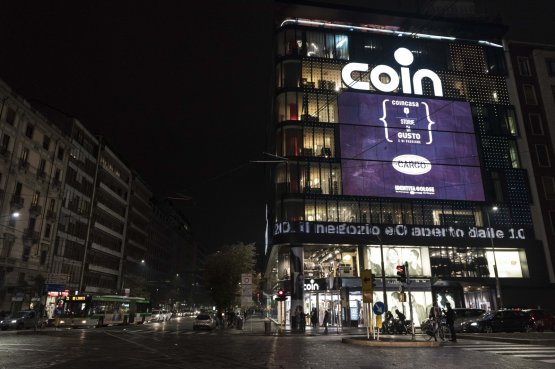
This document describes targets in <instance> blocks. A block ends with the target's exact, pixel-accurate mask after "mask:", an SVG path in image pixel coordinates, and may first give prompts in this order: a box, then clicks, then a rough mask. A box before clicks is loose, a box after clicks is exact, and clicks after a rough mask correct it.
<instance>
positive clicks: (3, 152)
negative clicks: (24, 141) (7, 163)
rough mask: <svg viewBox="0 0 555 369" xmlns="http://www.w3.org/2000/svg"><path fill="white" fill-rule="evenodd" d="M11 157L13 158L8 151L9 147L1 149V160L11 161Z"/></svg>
mask: <svg viewBox="0 0 555 369" xmlns="http://www.w3.org/2000/svg"><path fill="white" fill-rule="evenodd" d="M11 156H12V152H11V151H10V150H8V148H7V147H0V158H2V159H4V160H10V157H11Z"/></svg>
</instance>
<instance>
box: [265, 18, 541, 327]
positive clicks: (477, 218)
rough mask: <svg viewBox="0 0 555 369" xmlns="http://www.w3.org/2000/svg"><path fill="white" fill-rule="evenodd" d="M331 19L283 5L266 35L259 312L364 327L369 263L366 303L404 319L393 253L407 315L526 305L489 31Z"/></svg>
mask: <svg viewBox="0 0 555 369" xmlns="http://www.w3.org/2000/svg"><path fill="white" fill-rule="evenodd" d="M345 19H346V17H342V18H341V21H337V20H333V19H330V18H329V17H328V18H325V20H324V19H315V18H298V17H290V16H286V15H284V17H283V18H282V19H281V22H280V23H279V25H278V26H277V29H276V31H275V77H276V78H275V95H274V103H273V112H274V115H273V121H272V126H271V129H270V131H271V132H272V133H271V135H272V138H273V147H272V150H274V151H273V152H274V153H275V155H276V157H277V158H279V159H278V161H279V162H278V163H276V164H275V166H274V167H273V169H272V189H273V193H274V197H273V198H272V200H271V201H270V202H269V203H270V204H272V206H271V210H270V212H269V214H270V217H269V219H270V231H269V233H270V242H269V247H268V250H267V254H266V258H267V259H266V261H267V265H266V278H267V288H266V292H267V294H268V296H271V295H272V294H275V291H276V290H277V289H279V288H283V289H285V290H286V291H287V295H288V297H287V301H285V302H284V304H283V305H281V306H282V307H281V308H280V309H277V306H278V305H279V304H277V303H276V302H272V303H271V305H269V306H270V307H271V308H273V313H274V314H275V315H276V316H277V318H278V319H279V320H280V321H283V322H284V323H286V324H289V320H290V317H291V315H292V314H293V313H294V310H295V309H296V308H297V307H298V306H302V308H303V310H304V312H305V313H307V312H310V311H312V309H313V308H316V309H317V311H318V314H319V316H320V321H322V317H323V314H324V311H325V310H326V309H330V312H331V313H332V314H331V315H332V324H334V325H337V326H340V325H350V326H356V325H361V324H364V322H363V315H362V313H361V312H362V294H361V280H360V273H361V271H362V270H364V269H371V270H372V272H373V273H374V274H375V275H376V276H377V277H378V280H377V283H376V285H377V286H376V287H375V289H374V299H373V300H374V302H376V301H383V302H385V303H386V305H387V307H388V310H392V311H394V310H395V309H397V308H398V309H399V310H401V311H404V312H405V313H406V315H407V316H408V315H409V312H408V310H409V304H408V301H406V302H401V301H400V297H399V296H400V290H401V287H402V286H401V284H400V282H398V281H397V279H396V266H397V265H400V264H403V263H404V262H408V265H409V270H408V271H409V275H410V280H411V281H412V283H411V293H412V296H411V297H412V304H413V313H414V320H415V322H416V325H419V323H420V322H421V321H422V320H423V319H425V318H426V317H427V312H428V311H429V308H430V307H431V305H432V302H433V301H437V302H438V304H439V306H440V307H445V304H446V303H447V302H451V305H452V306H454V307H472V308H483V309H496V308H500V307H501V306H503V307H508V306H517V305H518V306H522V305H529V304H536V303H540V302H541V299H542V298H547V297H545V296H543V295H542V292H541V289H539V286H543V285H544V284H546V283H548V280H549V278H548V270H547V269H548V268H547V266H546V263H545V255H544V251H543V247H542V246H541V242H539V241H538V240H536V239H535V237H534V230H533V226H532V220H531V219H532V217H531V210H530V203H531V199H530V196H529V188H528V176H527V172H526V170H525V169H523V168H522V167H521V163H520V160H519V150H518V147H519V140H520V139H521V138H520V135H519V122H518V121H517V119H516V115H515V109H514V107H513V106H512V105H511V101H510V100H509V93H508V88H507V78H508V77H507V76H508V72H507V64H506V62H505V56H504V50H503V47H502V41H501V38H502V35H503V32H504V31H503V30H502V28H501V27H493V28H491V29H488V28H487V27H485V26H484V27H482V28H479V27H478V28H476V29H467V30H466V31H465V37H455V36H453V32H451V33H446V34H441V33H439V32H438V33H436V34H423V33H418V32H416V31H415V28H417V27H416V26H415V25H414V24H413V25H412V28H411V27H410V25H409V26H407V24H408V23H406V22H405V23H403V24H404V25H405V26H403V27H401V26H400V24H401V23H402V22H400V21H399V20H398V19H397V20H395V19H394V17H392V18H391V20H392V23H391V24H392V25H391V26H387V25H384V23H383V22H382V23H380V25H374V24H369V23H362V22H361V21H360V19H359V23H355V22H354V21H352V22H347V21H345ZM369 19H371V18H369ZM381 21H383V19H381ZM452 28H455V29H456V28H457V27H452ZM461 29H462V28H461ZM480 32H482V33H481V35H482V36H483V37H480V35H479V34H478V33H480ZM461 33H462V31H461ZM471 36H474V37H471ZM495 266H496V267H497V277H496V273H495ZM405 290H406V288H405ZM401 299H402V298H401ZM282 310H283V311H282Z"/></svg>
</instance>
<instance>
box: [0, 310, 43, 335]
mask: <svg viewBox="0 0 555 369" xmlns="http://www.w3.org/2000/svg"><path fill="white" fill-rule="evenodd" d="M35 324H36V325H37V328H45V327H46V326H47V324H48V320H47V319H46V318H42V317H37V312H36V311H33V310H23V311H20V312H18V313H15V314H12V315H8V316H6V317H4V319H2V321H0V327H1V329H2V330H3V331H5V330H6V329H10V328H13V329H23V328H33V327H35Z"/></svg>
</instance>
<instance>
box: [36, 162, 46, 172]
mask: <svg viewBox="0 0 555 369" xmlns="http://www.w3.org/2000/svg"><path fill="white" fill-rule="evenodd" d="M45 171H46V160H44V159H40V161H39V166H38V168H37V175H39V176H44V175H45V173H44V172H45Z"/></svg>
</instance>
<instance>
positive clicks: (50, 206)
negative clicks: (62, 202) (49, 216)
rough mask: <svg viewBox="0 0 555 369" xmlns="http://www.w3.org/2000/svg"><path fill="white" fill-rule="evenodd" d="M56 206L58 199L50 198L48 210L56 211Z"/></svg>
mask: <svg viewBox="0 0 555 369" xmlns="http://www.w3.org/2000/svg"><path fill="white" fill-rule="evenodd" d="M55 206H56V199H50V200H48V211H54V207H55Z"/></svg>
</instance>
